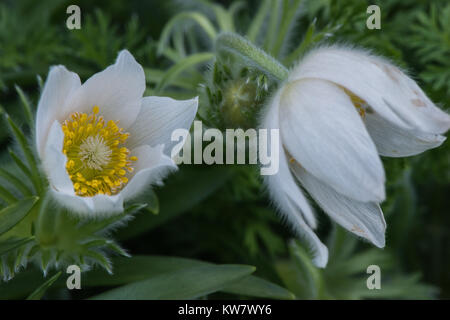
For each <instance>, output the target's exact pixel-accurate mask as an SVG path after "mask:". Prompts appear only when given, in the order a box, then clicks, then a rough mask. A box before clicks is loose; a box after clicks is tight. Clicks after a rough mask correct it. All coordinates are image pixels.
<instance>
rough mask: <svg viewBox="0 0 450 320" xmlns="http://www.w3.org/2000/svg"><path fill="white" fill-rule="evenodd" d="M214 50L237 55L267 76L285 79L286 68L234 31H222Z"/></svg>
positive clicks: (286, 74)
mask: <svg viewBox="0 0 450 320" xmlns="http://www.w3.org/2000/svg"><path fill="white" fill-rule="evenodd" d="M216 51H217V52H218V53H221V52H227V53H232V54H234V55H237V56H238V57H240V58H241V59H243V60H244V61H245V62H246V63H250V64H251V65H253V66H254V67H255V68H257V69H259V70H260V71H262V72H264V73H265V74H267V75H268V76H269V77H274V78H277V79H278V80H285V79H286V78H287V76H288V70H287V69H286V67H285V66H283V65H282V64H281V63H280V62H278V61H277V60H276V59H274V58H273V57H271V56H270V55H269V54H267V53H266V52H265V51H263V50H261V49H259V48H258V47H256V46H255V45H254V44H253V43H251V42H250V41H248V40H247V39H245V38H243V37H241V36H240V35H237V34H235V33H222V34H220V35H219V36H218V37H217V39H216Z"/></svg>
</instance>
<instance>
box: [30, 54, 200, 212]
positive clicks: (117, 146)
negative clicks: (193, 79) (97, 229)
mask: <svg viewBox="0 0 450 320" xmlns="http://www.w3.org/2000/svg"><path fill="white" fill-rule="evenodd" d="M144 90H145V75H144V70H143V69H142V67H141V66H140V65H139V64H138V63H137V62H136V60H135V59H134V58H133V56H132V55H131V54H130V53H129V52H128V51H126V50H124V51H121V52H120V53H119V55H118V58H117V61H116V63H115V64H114V65H111V66H109V67H108V68H106V69H105V70H103V71H102V72H99V73H97V74H95V75H93V76H92V77H91V78H89V79H88V80H87V81H86V82H85V83H83V84H81V82H80V78H79V77H78V75H77V74H75V73H73V72H70V71H68V70H67V69H66V68H65V67H64V66H54V67H52V68H51V69H50V72H49V75H48V77H47V81H46V83H45V87H44V90H43V92H42V95H41V98H40V101H39V105H38V110H37V116H36V144H37V150H38V154H39V157H40V159H41V160H42V164H43V168H44V171H45V173H46V174H47V176H48V179H49V183H50V192H51V194H52V195H53V197H54V198H55V199H56V200H57V201H58V202H59V203H60V204H62V205H63V206H65V207H68V208H69V209H71V210H73V211H75V212H77V213H79V214H84V215H88V216H93V215H101V214H114V213H118V212H121V211H122V210H123V202H124V201H126V200H128V199H130V198H132V197H134V196H136V195H137V194H139V193H140V192H141V191H143V190H144V189H145V188H146V187H148V186H149V185H150V184H154V183H160V182H161V179H162V178H163V177H164V176H165V175H166V174H167V173H168V172H169V171H170V170H173V169H176V168H177V167H176V165H175V164H174V162H173V161H172V159H171V158H170V157H168V156H167V154H170V150H171V147H172V146H173V143H172V142H171V140H170V138H171V133H172V131H173V130H175V129H178V128H185V129H189V127H190V126H191V123H192V121H193V120H194V117H195V114H196V112H197V105H198V100H197V98H195V99H192V100H186V101H177V100H173V99H171V98H166V97H143V94H144Z"/></svg>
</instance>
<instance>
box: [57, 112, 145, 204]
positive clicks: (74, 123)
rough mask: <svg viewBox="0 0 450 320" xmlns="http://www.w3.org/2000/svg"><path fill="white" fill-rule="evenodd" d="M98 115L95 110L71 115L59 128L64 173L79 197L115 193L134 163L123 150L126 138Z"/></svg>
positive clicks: (120, 130) (121, 131)
mask: <svg viewBox="0 0 450 320" xmlns="http://www.w3.org/2000/svg"><path fill="white" fill-rule="evenodd" d="M98 113H99V107H98V106H95V107H94V108H93V110H92V113H91V114H89V115H88V114H86V113H79V112H75V113H73V114H71V115H70V118H69V119H68V120H66V121H64V124H63V126H62V129H63V132H64V146H63V153H64V154H65V155H66V156H67V164H66V170H67V173H68V174H69V177H70V179H71V180H72V182H73V187H74V189H75V193H76V194H77V195H79V196H85V197H86V196H87V197H92V196H95V195H96V194H107V195H113V194H116V193H118V192H119V191H120V190H121V189H122V188H123V187H124V186H125V185H126V184H127V183H128V178H127V177H126V174H127V172H132V171H133V167H132V164H133V162H135V161H137V157H132V156H130V151H129V150H128V149H127V148H125V147H124V146H123V145H124V143H125V141H126V140H127V139H128V136H129V134H128V133H124V132H123V129H122V128H119V127H118V126H117V122H115V121H113V120H109V121H108V122H106V121H105V120H104V119H103V117H101V116H100V117H99V116H97V114H98Z"/></svg>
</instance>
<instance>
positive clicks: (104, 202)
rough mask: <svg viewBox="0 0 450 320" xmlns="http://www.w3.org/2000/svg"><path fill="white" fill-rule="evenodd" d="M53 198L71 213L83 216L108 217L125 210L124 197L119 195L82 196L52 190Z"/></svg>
mask: <svg viewBox="0 0 450 320" xmlns="http://www.w3.org/2000/svg"><path fill="white" fill-rule="evenodd" d="M51 194H52V198H53V199H54V200H56V201H57V202H58V203H59V204H60V205H61V206H63V207H65V208H67V209H69V210H70V211H71V213H74V214H77V215H79V216H83V217H91V218H97V217H108V216H111V215H115V214H120V213H122V212H123V197H122V196H120V194H119V195H114V196H107V195H102V194H99V195H96V196H94V197H80V196H77V195H71V194H67V193H63V192H57V191H55V190H51Z"/></svg>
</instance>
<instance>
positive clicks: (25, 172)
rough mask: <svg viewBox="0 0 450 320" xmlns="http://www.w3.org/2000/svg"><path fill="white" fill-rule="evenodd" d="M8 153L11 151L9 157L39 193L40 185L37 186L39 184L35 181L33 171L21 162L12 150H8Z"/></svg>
mask: <svg viewBox="0 0 450 320" xmlns="http://www.w3.org/2000/svg"><path fill="white" fill-rule="evenodd" d="M8 151H9V155H10V156H11V158H12V159H13V160H14V162H15V163H16V165H17V167H18V168H19V169H20V170H22V172H23V173H24V174H25V175H26V176H27V177H28V178H29V179H30V180H31V182H32V183H33V186H34V187H35V189H36V191H39V184H37V182H36V181H35V179H34V177H33V174H32V173H31V170H30V169H29V168H28V167H27V166H26V165H25V164H24V163H23V161H22V160H20V158H19V157H18V156H17V155H16V154H15V153H14V152H13V151H12V150H8Z"/></svg>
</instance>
